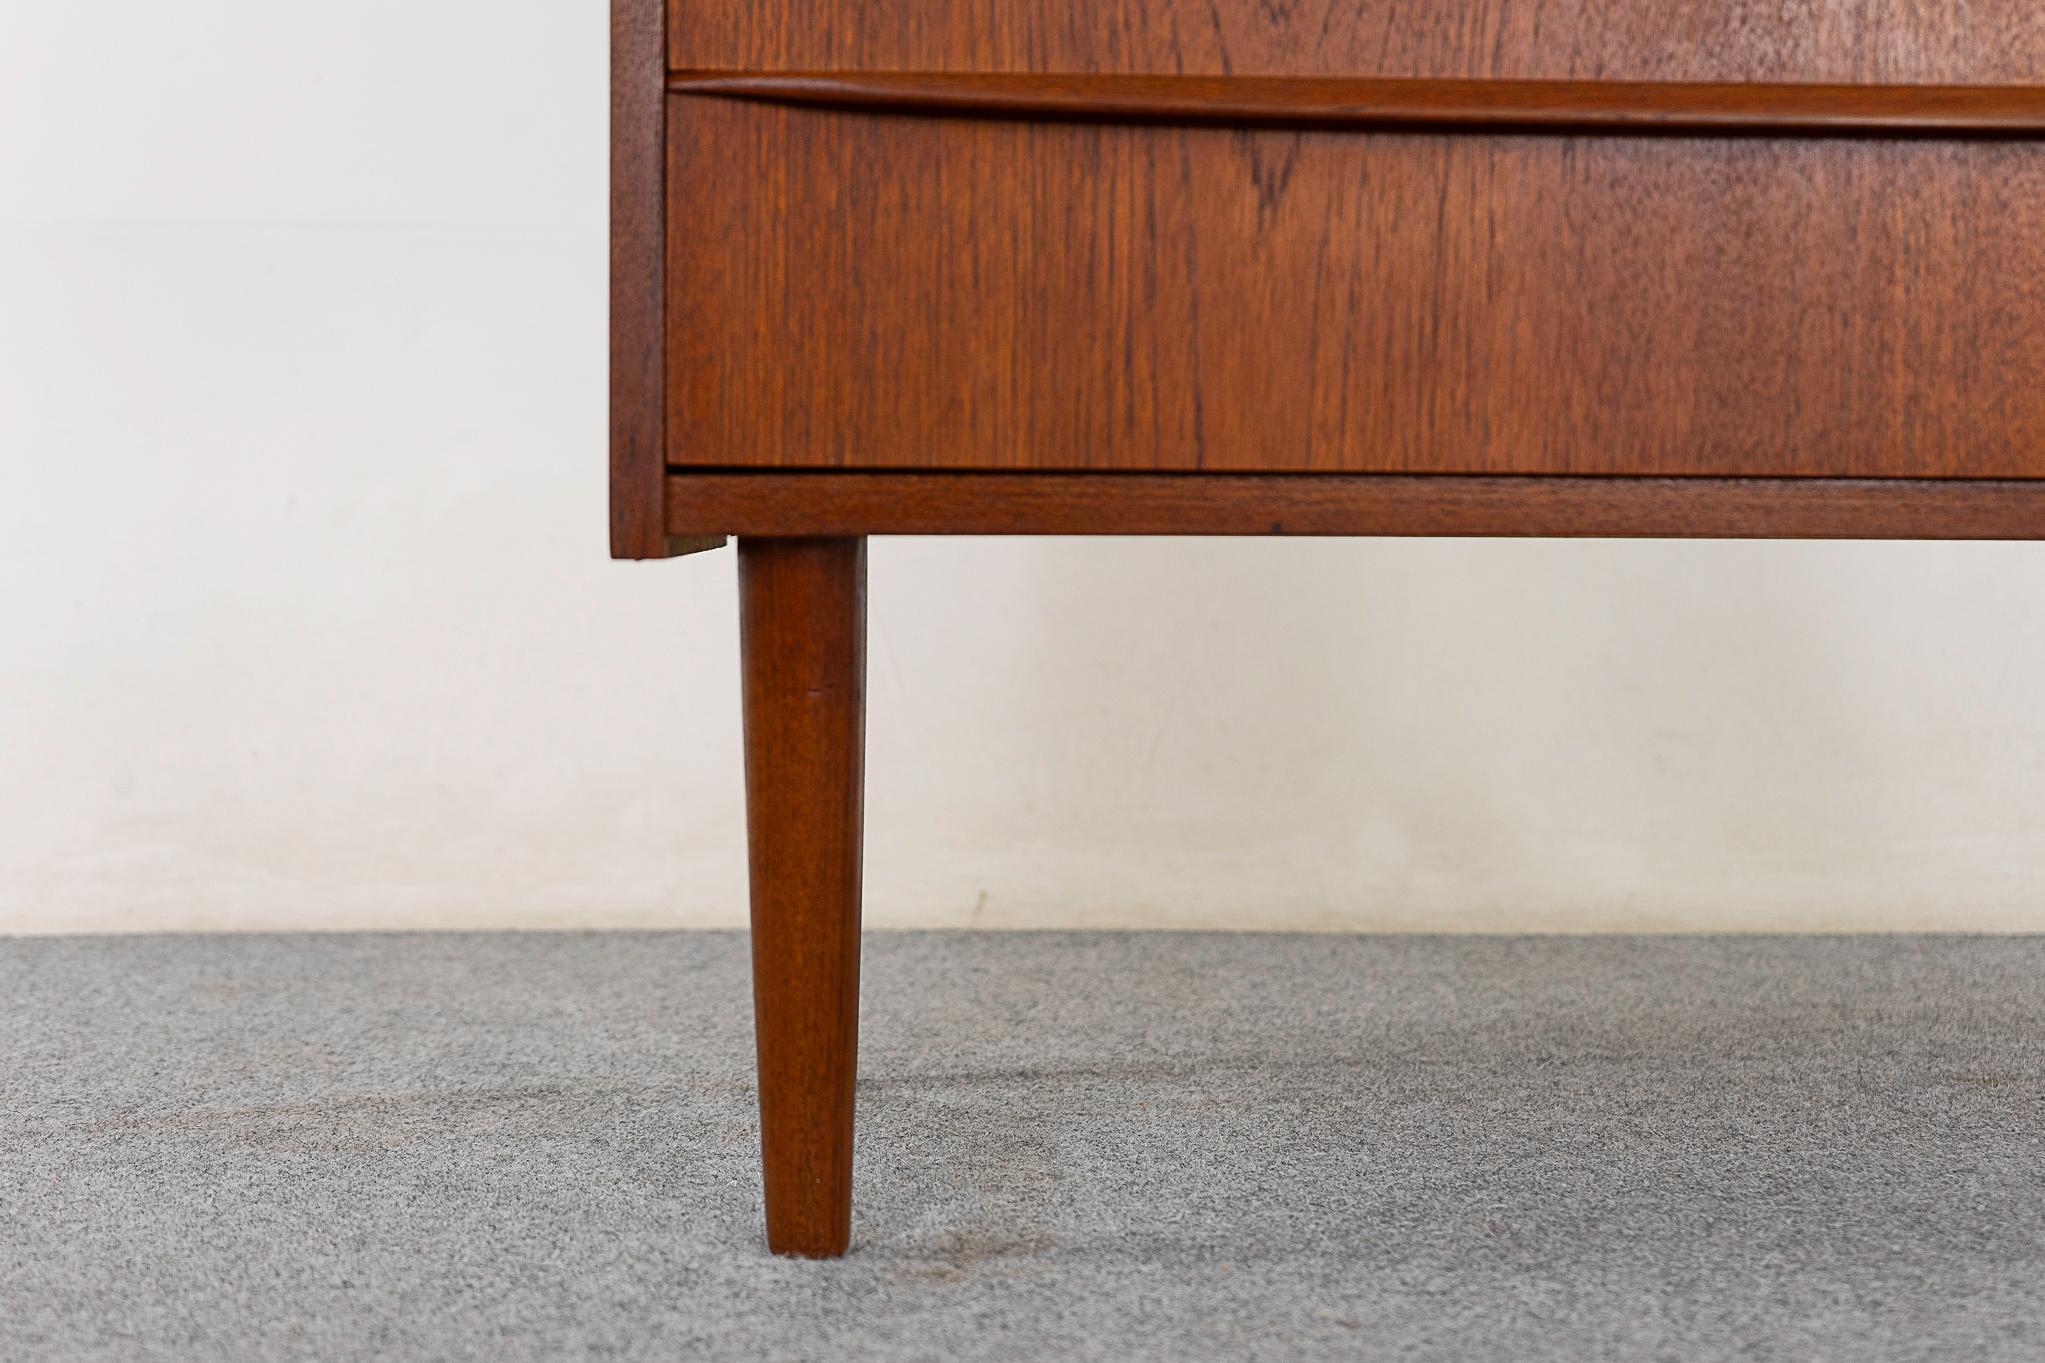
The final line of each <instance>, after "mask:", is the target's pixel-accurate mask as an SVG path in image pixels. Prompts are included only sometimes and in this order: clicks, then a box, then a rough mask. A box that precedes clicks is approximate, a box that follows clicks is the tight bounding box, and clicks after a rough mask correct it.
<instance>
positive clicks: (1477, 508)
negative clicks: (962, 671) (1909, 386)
mask: <svg viewBox="0 0 2045 1363" xmlns="http://www.w3.org/2000/svg"><path fill="white" fill-rule="evenodd" d="M667 530H668V533H669V534H670V535H676V536H722V535H760V536H784V535H1384V536H1403V535H1412V536H1426V535H1439V536H1539V537H1553V538H1578V539H1607V538H1610V539H1663V538H1697V539H1926V540H1947V539H1979V540H2032V539H2045V479H1907V478H1889V479H1848V478H1635V477H1552V476H1548V477H1531V476H1529V477H1492V476H1480V475H1466V476H1445V475H1419V474H1412V475H1409V474H1308V473H1263V474H1260V473H1245V474H1209V473H1200V474H1187V473H1033V472H1014V473H941V472H925V473H892V472H889V473H882V472H856V471H831V470H826V471H816V470H774V469H748V470H743V471H733V470H708V469H705V470H686V469H677V470H673V471H671V472H670V474H669V476H668V482H667Z"/></svg>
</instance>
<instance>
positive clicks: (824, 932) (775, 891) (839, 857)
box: [738, 539, 866, 1258]
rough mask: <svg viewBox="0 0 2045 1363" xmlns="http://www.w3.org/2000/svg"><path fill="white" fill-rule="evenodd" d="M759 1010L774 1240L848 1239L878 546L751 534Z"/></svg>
mask: <svg viewBox="0 0 2045 1363" xmlns="http://www.w3.org/2000/svg"><path fill="white" fill-rule="evenodd" d="M738 562H739V603H740V604H739V628H740V636H741V649H742V651H743V654H744V672H745V727H746V818H747V824H748V841H749V843H750V849H751V857H752V881H753V885H752V898H753V1015H754V1029H755V1032H756V1034H757V1037H758V1045H759V1060H760V1144H761V1153H762V1156H763V1158H764V1161H765V1170H766V1187H767V1245H768V1247H769V1248H770V1249H772V1250H773V1251H774V1252H775V1253H776V1254H795V1255H802V1256H806V1257H810V1258H826V1257H831V1256H835V1255H839V1254H843V1253H844V1252H845V1248H846V1245H847V1244H848V1243H849V1242H850V1240H851V1235H852V1086H853V1074H854V1069H855V1062H856V1059H857V1053H858V1046H859V875H860V868H859V853H860V839H861V833H862V817H861V816H862V802H863V790H862V785H863V779H864V758H865V745H866V541H865V540H863V539H741V540H740V541H739V548H738Z"/></svg>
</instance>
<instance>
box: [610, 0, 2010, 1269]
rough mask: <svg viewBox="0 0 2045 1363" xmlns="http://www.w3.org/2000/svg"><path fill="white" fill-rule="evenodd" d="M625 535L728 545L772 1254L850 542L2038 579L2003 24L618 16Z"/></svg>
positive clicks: (822, 1059)
mask: <svg viewBox="0 0 2045 1363" xmlns="http://www.w3.org/2000/svg"><path fill="white" fill-rule="evenodd" d="M612 39H613V47H614V66H613V80H614V87H613V105H612V113H613V119H614V126H613V132H612V138H613V155H614V166H613V171H614V174H613V198H612V212H613V222H612V237H611V269H612V275H611V280H612V318H611V367H612V427H611V517H612V520H611V528H612V544H613V550H614V553H615V554H616V555H617V556H619V557H623V558H658V557H663V556H669V555H674V554H681V553H686V552H689V551H691V550H694V549H699V548H708V547H712V546H715V545H717V544H720V543H722V542H723V541H724V539H725V537H727V536H737V537H738V541H739V544H738V553H739V566H740V584H741V587H740V591H741V598H742V603H741V619H742V629H743V636H744V645H743V646H744V657H745V661H744V679H745V680H744V695H745V707H744V708H745V730H746V777H747V790H748V809H749V818H750V825H751V829H750V841H751V866H752V879H753V889H752V900H753V905H752V915H753V919H752V921H753V953H754V988H755V1003H756V1012H757V1023H758V1038H759V1066H760V1114H761V1126H762V1135H763V1145H764V1154H765V1161H766V1200H767V1233H768V1240H769V1243H770V1244H771V1246H772V1247H773V1248H774V1249H775V1250H777V1251H780V1252H783V1253H792V1254H804V1255H833V1254H839V1253H842V1252H843V1251H844V1250H845V1248H846V1245H847V1242H848V1237H849V1233H850V1225H851V1187H852V1122H853V1069H854V1052H855V1032H856V1025H857V1016H858V993H859V990H858V976H859V917H860V902H859V896H860V836H861V829H860V817H861V815H860V800H861V752H862V742H863V722H864V721H863V684H864V683H863V677H864V591H865V537H866V536H868V535H876V534H962V535H990V534H993V535H1036V534H1042V535H1074V534H1117V535H1124V534H1192V535H1244V534H1255V535H1264V534H1271V535H1282V534H1293V535H1301V534H1303V535H1600V536H1615V535H1654V536H1661V535H1707V536H1770V537H1817V536H1852V537H1915V538H1940V537H1946V538H2036V537H2040V536H2041V535H2045V146H2041V144H2040V139H2041V137H2045V4H2040V3H2039V0H1972V3H1968V4H1952V3H1948V0H1807V3H1799V4H1786V3H1782V0H1426V2H1425V3H1403V4H1402V3H1396V0H977V2H976V3H967V0H613V11H612Z"/></svg>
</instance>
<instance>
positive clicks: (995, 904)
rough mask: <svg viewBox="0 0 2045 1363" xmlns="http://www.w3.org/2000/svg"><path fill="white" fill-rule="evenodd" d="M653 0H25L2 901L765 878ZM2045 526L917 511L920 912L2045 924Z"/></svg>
mask: <svg viewBox="0 0 2045 1363" xmlns="http://www.w3.org/2000/svg"><path fill="white" fill-rule="evenodd" d="M605 41H606V20H605V14H604V6H603V5H601V4H600V3H598V2H597V0H581V2H580V3H574V4H568V3H561V0H550V2H549V3H513V2H512V0H497V3H493V4H490V5H481V4H475V3H467V4H457V3H453V0H402V2H401V0H356V3H354V4H350V5H326V6H309V5H277V4H258V3H255V0H204V2H203V3H201V2H199V0H191V2H189V3H184V4H179V5H174V6H173V5H164V4H161V3H155V2H153V0H152V3H147V4H145V3H141V2H140V0H113V2H111V3H101V4H97V5H91V6H84V5H78V4H75V3H72V0H11V3H9V4H8V5H6V6H5V7H0V931H17V932H46V931H106V930H143V929H188V928H208V929H211V928H340V927H369V926H402V927H438V926H459V927H477V926H529V927H565V926H580V925H669V924H730V923H736V922H739V921H741V920H742V914H743V903H744V900H743V879H742V870H743V865H742V837H741V825H740V806H739V781H740V771H739V760H738V743H737V723H738V713H737V712H738V706H737V689H736V668H735V657H734V645H735V629H736V626H735V616H734V609H733V600H732V597H733V582H732V561H731V556H730V555H729V554H728V553H726V554H721V555H716V556H712V557H707V558H696V559H690V560H686V561H683V562H681V563H675V564H661V565H614V564H611V563H608V562H607V561H606V560H605V558H604V507H603V445H604V372H603V365H604V353H605V352H604V299H603V291H604V274H605V243H604V218H603V213H604V175H605V161H604V154H605V153H604V146H605V141H604V139H605V128H604V118H605V107H606V105H605V91H604V82H605V78H606V76H605ZM2041 696H2045V548H2041V547H2034V546H2029V545H2021V546H2004V545H1958V546H1926V545H1897V544H1892V545H1728V544H1699V543H1649V544H1612V543H1503V542H1461V543H1457V542H1435V543H1427V542H1280V541H1250V542H1243V541H1205V542H1195V541H1148V542H1145V541H948V542H945V541H881V542H879V543H877V544H876V546H875V549H874V556H873V640H872V709H873V713H872V720H871V729H872V734H871V755H870V767H871V799H870V802H869V827H870V837H869V896H868V898H869V920H870V921H872V922H874V923H877V924H882V925H890V924H965V923H973V924H982V925H988V926H1012V925H1065V924H1072V925H1158V926H1180V925H1190V926H1201V927H1221V926H1228V927H1243V928H1280V927H1283V928H1297V927H1308V928H1336V927H1346V928H1402V929H1403V928H1447V929H1477V930H1556V929H1565V930H1605V929H1691V928H1740V929H1813V928H1898V927H1947V928H2022V929H2031V930H2036V929H2040V928H2045V715H2041V713H2040V706H2039V698H2040V697H2041Z"/></svg>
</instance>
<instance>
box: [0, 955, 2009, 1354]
mask: <svg viewBox="0 0 2045 1363" xmlns="http://www.w3.org/2000/svg"><path fill="white" fill-rule="evenodd" d="M747 983H748V980H747V963H746V956H745V941H744V939H743V938H742V937H739V936H734V935H730V934H721V933H702V934H698V933H688V934H674V935H647V934H627V935H586V936H561V937H551V936H417V937H407V936H334V937H315V936H307V937H245V938H231V937H219V938H174V937H173V938H131V939H100V940H82V939H81V940H16V941H0V1359H6V1360H9V1361H10V1363H12V1361H13V1360H71V1359H180V1360H184V1359H193V1360H209V1361H210V1360H240V1359H263V1360H271V1359H321V1360H340V1359H376V1360H388V1361H390V1363H410V1361H411V1360H443V1359H484V1360H490V1363H517V1361H519V1360H527V1359H581V1358H605V1359H663V1360H666V1359H709V1360H719V1361H720V1363H724V1361H727V1360H729V1361H731V1363H743V1361H745V1360H753V1359H791V1360H812V1359H814V1360H824V1359H829V1360H857V1359H905V1360H906V1359H945V1360H951V1359H1032V1360H1033V1359H1059V1360H1065V1359H1112V1360H1146V1359H1169V1360H1203V1359H1379V1358H1383V1359H1444V1360H1457V1363H1488V1361H1489V1360H1513V1361H1514V1363H1539V1360H1551V1359H1552V1360H1570V1361H1571V1363H1586V1361H1587V1360H1598V1359H1670V1360H1683V1361H1684V1363H1690V1361H1691V1360H1710V1359H1733V1358H1738V1359H1747V1360H1752V1359H1786V1360H1790V1359H1793V1360H1863V1359H1866V1360H1887V1359H1937V1360H1961V1359H1963V1360H1976V1361H1986V1360H2003V1359H2010V1360H2018V1359H2021V1360H2038V1359H2045V938H2035V939H2034V938H2026V939H2008V938H2001V939H1988V938H1957V937H1880V938H1754V937H1742V938H1583V939H1555V938H1545V939H1514V938H1429V937H1389V938H1387V937H1362V938H1358V937H1348V938H1345V937H1265V936H1219V935H1200V936H1181V935H1107V934H1100V935H1095V934H1025V935H957V934H904V935H876V936H873V937H870V938H869V939H868V942H867V947H866V985H865V1021H864V1027H865V1044H864V1050H863V1053H862V1070H861V1080H860V1121H861V1128H860V1147H859V1156H858V1159H859V1164H858V1206H857V1210H856V1213H855V1216H856V1222H855V1230H854V1238H855V1246H854V1251H853V1254H852V1255H851V1257H849V1258H848V1259H846V1260H844V1261H842V1262H839V1263H829V1264H816V1263H800V1262H785V1261H778V1260H775V1259H773V1258H771V1257H769V1256H768V1255H767V1254H766V1253H765V1252H764V1250H763V1248H762V1246H761V1239H760V1233H759V1222H758V1208H757V1204H758V1199H759V1185H758V1173H757V1170H756V1166H755V1141H756V1129H755V1126H754V1120H753V1106H752V1086H751V1047H752V1037H751V1027H750V1021H749V1014H748V1006H747Z"/></svg>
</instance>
